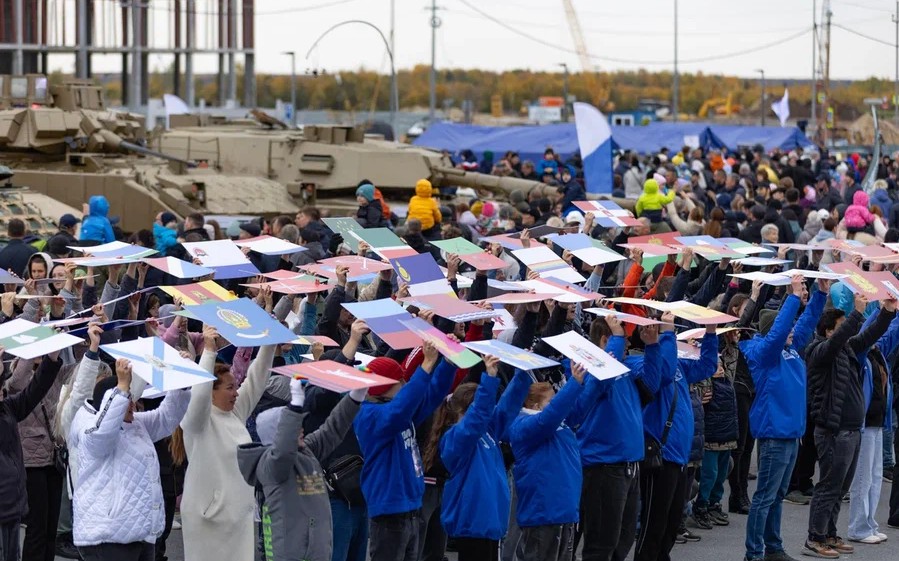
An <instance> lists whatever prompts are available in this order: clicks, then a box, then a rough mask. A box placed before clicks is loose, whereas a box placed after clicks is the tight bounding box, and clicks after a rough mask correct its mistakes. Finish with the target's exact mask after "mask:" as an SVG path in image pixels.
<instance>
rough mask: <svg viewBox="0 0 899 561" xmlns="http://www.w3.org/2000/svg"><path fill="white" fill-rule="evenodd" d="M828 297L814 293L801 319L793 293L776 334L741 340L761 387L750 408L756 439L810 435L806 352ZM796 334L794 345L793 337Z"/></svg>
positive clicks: (773, 330) (757, 385)
mask: <svg viewBox="0 0 899 561" xmlns="http://www.w3.org/2000/svg"><path fill="white" fill-rule="evenodd" d="M826 301H827V296H826V295H825V294H823V293H822V292H819V291H818V289H817V288H815V289H814V292H813V293H812V297H811V299H810V300H809V303H808V305H807V306H806V307H805V311H804V312H802V315H801V316H800V317H799V320H798V321H796V326H795V327H794V326H793V322H794V320H795V319H796V314H797V313H798V312H799V306H800V304H801V302H800V300H799V297H798V296H794V295H790V296H788V297H787V298H786V300H785V301H784V304H783V306H781V308H780V312H778V314H777V318H776V319H775V320H774V325H772V326H771V330H770V331H769V332H768V333H767V334H766V335H765V336H764V337H762V336H761V335H759V334H756V335H755V336H754V337H753V338H752V339H749V340H748V341H740V350H741V351H742V352H743V356H744V357H745V358H746V363H747V364H748V365H749V373H750V374H751V375H752V381H753V383H754V384H755V391H756V395H755V400H754V401H753V402H752V408H751V409H750V410H749V430H750V431H751V432H752V436H753V437H754V438H782V439H792V438H801V437H802V435H803V434H805V420H806V403H807V398H806V387H807V374H806V368H805V360H804V359H803V358H802V356H801V355H800V353H801V352H802V351H804V350H805V347H806V346H807V345H808V343H809V341H810V340H811V338H812V334H813V333H814V329H815V325H816V324H817V323H818V318H819V317H821V312H822V311H824V303H825V302H826ZM791 331H792V333H793V344H792V345H790V346H789V347H787V338H788V337H789V336H790V332H791Z"/></svg>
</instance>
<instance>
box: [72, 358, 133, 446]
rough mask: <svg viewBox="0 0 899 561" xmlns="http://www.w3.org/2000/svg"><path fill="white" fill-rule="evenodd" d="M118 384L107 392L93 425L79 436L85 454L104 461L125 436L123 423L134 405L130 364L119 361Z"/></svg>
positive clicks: (117, 362)
mask: <svg viewBox="0 0 899 561" xmlns="http://www.w3.org/2000/svg"><path fill="white" fill-rule="evenodd" d="M116 376H117V378H118V385H116V387H115V388H113V389H111V390H109V391H107V392H106V395H104V396H103V401H102V402H101V404H100V407H99V408H98V409H97V414H96V415H95V417H94V423H93V424H92V425H90V426H88V427H86V429H85V430H84V431H83V432H81V433H80V434H79V435H78V440H79V442H80V446H81V448H82V454H83V453H84V452H87V453H88V454H89V455H91V456H93V457H96V458H103V457H106V456H109V455H111V454H112V453H113V452H114V451H115V447H116V444H117V443H118V440H119V435H121V434H122V430H121V429H122V421H124V419H125V414H126V413H128V408H129V406H130V404H131V394H130V392H129V391H128V388H129V387H130V385H131V363H129V362H128V361H127V360H123V359H118V360H117V361H116Z"/></svg>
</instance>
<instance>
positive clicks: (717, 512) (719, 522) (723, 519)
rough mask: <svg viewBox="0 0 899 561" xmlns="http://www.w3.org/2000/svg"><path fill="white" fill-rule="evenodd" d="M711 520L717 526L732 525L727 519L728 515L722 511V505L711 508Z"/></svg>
mask: <svg viewBox="0 0 899 561" xmlns="http://www.w3.org/2000/svg"><path fill="white" fill-rule="evenodd" d="M709 518H710V519H711V520H712V524H714V525H715V526H728V525H729V524H730V520H728V519H727V514H725V513H724V511H723V510H721V505H720V504H714V505H712V506H710V507H709Z"/></svg>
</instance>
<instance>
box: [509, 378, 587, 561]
mask: <svg viewBox="0 0 899 561" xmlns="http://www.w3.org/2000/svg"><path fill="white" fill-rule="evenodd" d="M586 373H587V370H586V368H585V367H584V366H582V365H580V364H574V365H572V368H571V377H570V378H569V379H568V381H567V382H566V383H565V385H564V386H563V387H562V389H561V391H559V393H558V394H557V393H555V391H554V390H553V389H552V386H551V385H550V384H548V383H546V382H540V383H537V384H534V385H532V386H531V388H530V391H529V392H528V396H527V398H526V399H525V401H524V408H523V409H522V410H521V412H520V413H519V415H518V417H517V418H516V419H515V420H514V421H512V425H511V426H510V427H509V442H510V443H511V444H512V452H513V454H514V456H515V465H514V467H513V469H512V473H513V475H514V477H515V492H516V493H517V495H518V508H517V511H516V513H515V516H516V519H517V521H518V526H519V527H521V540H520V541H519V542H518V559H520V560H521V561H557V560H564V561H570V560H571V558H570V557H567V556H566V552H567V551H573V549H574V548H573V542H574V525H575V524H577V523H578V521H579V516H578V508H579V504H580V493H581V484H582V481H583V477H582V473H581V454H580V451H579V449H578V442H577V438H576V437H575V434H574V431H573V430H572V429H571V427H570V426H569V425H567V424H566V419H567V418H568V417H569V416H570V414H571V413H572V411H573V410H574V408H575V405H576V404H577V400H578V397H579V396H580V395H581V390H582V389H583V387H584V382H585V380H584V376H585V374H586ZM549 465H551V466H553V469H552V472H553V473H552V477H549V478H547V477H546V468H547V466H549Z"/></svg>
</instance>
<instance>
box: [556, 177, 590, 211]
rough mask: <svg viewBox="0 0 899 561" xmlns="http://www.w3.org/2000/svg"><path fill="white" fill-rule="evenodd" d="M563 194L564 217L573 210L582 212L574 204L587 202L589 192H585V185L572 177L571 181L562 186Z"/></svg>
mask: <svg viewBox="0 0 899 561" xmlns="http://www.w3.org/2000/svg"><path fill="white" fill-rule="evenodd" d="M562 193H563V195H562V216H563V217H564V216H565V215H567V214H568V213H569V212H571V211H572V210H574V211H577V212H582V211H581V209H579V208H578V207H577V206H575V204H574V202H575V201H584V200H587V191H585V190H584V187H583V185H581V184H580V183H578V181H577V180H576V179H574V178H573V177H572V179H571V181H569V182H568V183H566V184H565V185H563V186H562Z"/></svg>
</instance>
